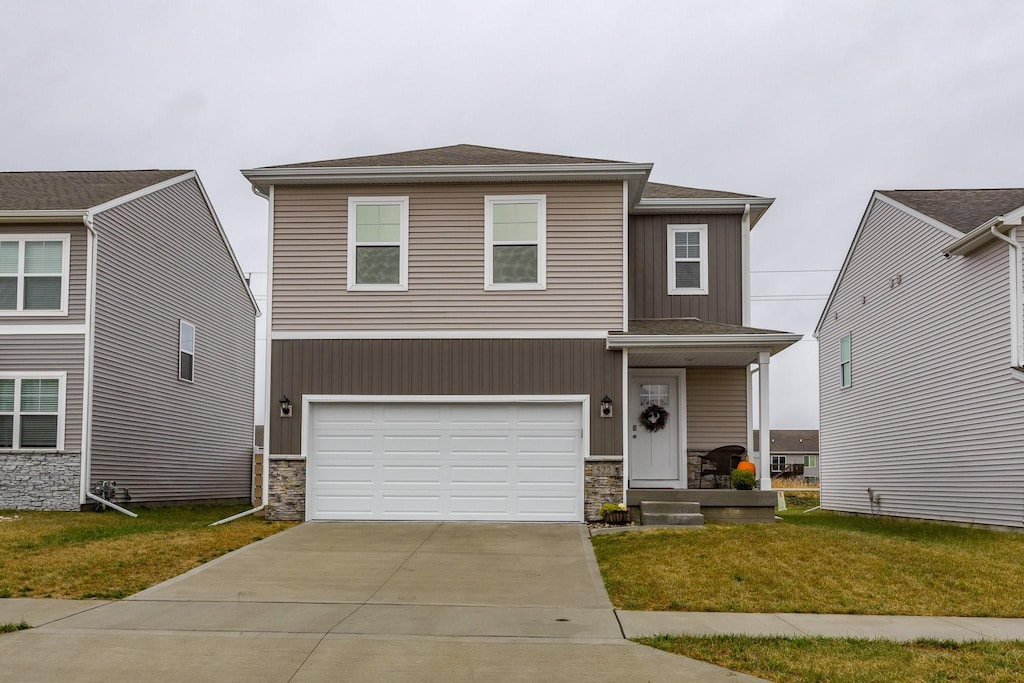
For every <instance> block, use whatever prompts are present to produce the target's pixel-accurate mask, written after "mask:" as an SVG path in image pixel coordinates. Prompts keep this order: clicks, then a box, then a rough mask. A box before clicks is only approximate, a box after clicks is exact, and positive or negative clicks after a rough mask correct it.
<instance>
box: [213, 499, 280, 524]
mask: <svg viewBox="0 0 1024 683" xmlns="http://www.w3.org/2000/svg"><path fill="white" fill-rule="evenodd" d="M265 507H267V505H266V503H264V504H263V505H260V506H259V507H256V508H253V509H252V510H246V511H245V512H239V513H238V514H237V515H231V516H230V517H225V518H224V519H218V520H217V521H216V522H214V523H213V524H211V525H210V526H217V525H218V524H227V523H228V522H233V521H235V520H236V519H238V518H240V517H245V516H246V515H251V514H253V513H255V512H259V511H260V510H262V509H263V508H265Z"/></svg>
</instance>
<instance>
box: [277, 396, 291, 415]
mask: <svg viewBox="0 0 1024 683" xmlns="http://www.w3.org/2000/svg"><path fill="white" fill-rule="evenodd" d="M278 403H280V404H281V417H291V416H292V402H291V399H289V398H288V397H287V396H285V395H284V394H281V399H280V400H279V401H278Z"/></svg>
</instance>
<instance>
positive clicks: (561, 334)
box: [267, 297, 608, 341]
mask: <svg viewBox="0 0 1024 683" xmlns="http://www.w3.org/2000/svg"><path fill="white" fill-rule="evenodd" d="M267 300H268V302H269V300H270V299H269V297H268V298H267ZM607 336H608V332H607V331H606V330H480V329H475V330H395V331H393V332H391V331H387V330H368V331H365V332H364V331H352V332H346V331H338V330H296V331H292V330H278V331H275V332H272V333H270V334H269V337H270V339H272V340H275V341H277V340H287V339H605V338H606V337H607Z"/></svg>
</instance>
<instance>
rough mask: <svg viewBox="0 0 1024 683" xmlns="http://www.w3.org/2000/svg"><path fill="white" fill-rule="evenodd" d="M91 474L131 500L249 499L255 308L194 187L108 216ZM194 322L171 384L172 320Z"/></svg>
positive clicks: (99, 221) (102, 241)
mask: <svg viewBox="0 0 1024 683" xmlns="http://www.w3.org/2000/svg"><path fill="white" fill-rule="evenodd" d="M96 228H97V230H98V232H99V235H100V238H99V254H98V267H99V277H98V280H97V291H96V355H95V358H96V361H95V364H96V367H95V389H94V411H93V430H92V435H93V440H92V472H91V474H92V479H93V480H94V481H95V480H100V479H114V480H116V481H117V482H118V485H119V486H125V487H127V488H128V489H129V490H130V492H131V495H132V500H133V501H135V502H149V501H168V500H201V499H211V498H249V497H250V493H251V459H252V410H253V357H254V353H255V351H254V344H255V341H254V335H253V329H254V323H255V313H254V311H253V308H252V304H251V303H250V301H249V298H248V294H247V293H246V291H245V287H244V285H243V283H242V281H241V279H240V278H239V276H238V273H237V272H236V270H235V267H234V265H233V263H232V261H231V259H230V257H229V255H228V251H227V248H226V247H225V245H224V242H223V240H222V239H221V237H220V234H219V232H218V230H217V227H216V225H215V224H214V222H213V218H212V216H211V215H210V213H209V210H208V209H207V208H206V204H205V202H204V201H203V197H202V194H201V192H200V189H199V186H198V184H197V183H196V182H195V181H194V180H186V181H183V182H181V183H177V184H174V185H172V186H170V187H168V188H165V189H163V190H160V191H158V192H155V193H153V194H150V195H147V196H145V197H142V198H140V199H137V200H135V201H133V202H130V203H128V204H124V205H122V206H119V207H116V208H114V209H111V210H110V211H106V212H103V213H102V214H100V215H99V216H97V218H96ZM181 318H183V319H185V320H187V321H189V322H191V323H193V324H194V325H195V326H196V344H195V349H196V355H195V383H192V384H190V383H188V382H183V381H180V380H178V320H179V319H181Z"/></svg>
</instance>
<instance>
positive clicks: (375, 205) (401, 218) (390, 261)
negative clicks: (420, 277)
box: [348, 197, 409, 292]
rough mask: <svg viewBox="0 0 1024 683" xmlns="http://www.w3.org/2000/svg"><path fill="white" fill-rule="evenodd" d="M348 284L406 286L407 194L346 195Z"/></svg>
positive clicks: (362, 287)
mask: <svg viewBox="0 0 1024 683" xmlns="http://www.w3.org/2000/svg"><path fill="white" fill-rule="evenodd" d="M348 244H349V246H348V288H349V289H350V290H355V291H360V290H361V291H384V292H386V291H403V292H404V291H406V290H408V289H409V198H408V197H349V198H348Z"/></svg>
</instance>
